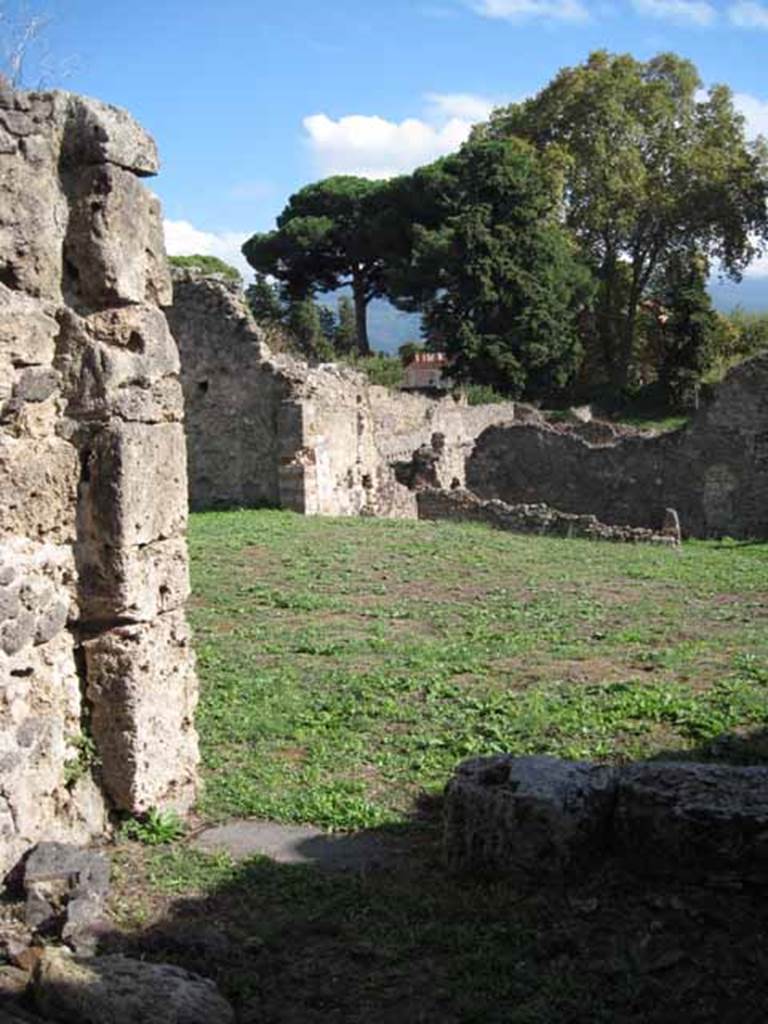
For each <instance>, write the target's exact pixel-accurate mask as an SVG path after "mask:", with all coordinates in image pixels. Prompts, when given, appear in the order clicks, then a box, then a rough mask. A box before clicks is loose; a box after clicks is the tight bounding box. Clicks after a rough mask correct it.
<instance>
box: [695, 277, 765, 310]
mask: <svg viewBox="0 0 768 1024" xmlns="http://www.w3.org/2000/svg"><path fill="white" fill-rule="evenodd" d="M709 292H710V295H711V296H712V301H713V302H714V304H715V306H716V307H717V309H719V310H721V312H723V313H728V312H729V311H730V310H732V309H734V308H735V307H736V306H741V308H742V309H747V310H749V311H750V312H755V313H762V312H763V311H766V310H768V277H747V278H745V279H744V280H743V281H742V282H741V284H733V283H732V282H730V281H726V282H720V281H716V280H712V281H710V282H709Z"/></svg>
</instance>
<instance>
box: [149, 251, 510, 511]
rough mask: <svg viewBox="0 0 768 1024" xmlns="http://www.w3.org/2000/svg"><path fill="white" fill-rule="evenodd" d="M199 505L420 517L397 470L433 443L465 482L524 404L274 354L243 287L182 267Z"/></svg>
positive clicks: (182, 323)
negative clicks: (466, 398) (495, 430)
mask: <svg viewBox="0 0 768 1024" xmlns="http://www.w3.org/2000/svg"><path fill="white" fill-rule="evenodd" d="M166 312H167V316H168V322H169V324H170V326H171V330H172V332H173V334H174V336H175V338H176V341H177V343H178V345H179V351H180V353H181V367H182V369H181V379H182V384H183V387H184V396H185V404H186V430H187V445H188V458H189V465H190V499H191V501H192V504H193V505H194V506H198V507H215V506H216V505H260V504H271V505H277V506H280V507H282V508H289V509H293V510H294V511H297V512H302V513H305V514H318V515H338V516H356V515H378V516H393V517H399V518H415V517H416V515H417V509H416V498H415V495H414V494H413V493H412V492H411V491H410V490H409V489H408V487H407V486H405V485H404V484H403V483H402V482H400V481H399V480H398V477H397V473H396V467H397V465H398V464H399V463H406V462H409V461H410V460H411V458H412V456H413V452H414V450H415V449H417V448H419V447H421V446H423V445H427V446H428V447H430V449H432V448H434V450H435V451H436V452H437V453H438V456H439V457H437V458H436V459H435V460H434V462H435V473H436V479H438V480H439V482H440V484H441V485H443V486H446V487H448V486H450V485H451V484H454V485H455V484H459V485H463V483H464V479H465V463H466V459H467V456H468V455H469V453H470V452H471V450H472V447H473V445H474V442H475V438H476V437H477V435H478V434H479V433H480V432H481V431H482V430H484V429H485V428H486V427H488V426H489V425H490V424H492V423H505V422H510V421H511V420H513V419H514V415H515V407H514V405H513V404H511V403H509V404H506V405H492V406H476V407H469V406H467V405H466V404H463V403H459V402H457V401H455V400H454V399H453V398H451V397H445V398H441V399H434V398H427V397H425V396H423V395H410V394H405V393H402V392H394V391H390V390H389V389H387V388H383V387H378V386H376V385H372V384H370V383H369V381H368V380H367V378H366V377H365V376H364V375H363V374H361V373H359V372H358V371H356V370H353V369H351V368H349V367H344V366H340V365H336V364H323V365H321V366H308V365H307V364H306V363H303V362H301V361H299V360H297V359H294V358H291V357H290V356H287V355H285V354H283V353H277V354H275V353H272V352H270V350H269V348H268V346H267V345H266V344H265V343H264V339H263V337H262V332H261V330H260V328H259V327H258V325H257V324H256V322H255V321H254V320H253V317H252V316H251V315H250V313H249V311H248V310H247V308H246V305H245V303H244V301H243V299H242V297H241V296H240V295H239V294H238V291H237V289H236V288H233V287H232V286H231V285H228V284H227V283H226V282H224V281H222V280H220V279H218V278H215V277H205V276H203V275H200V274H199V273H198V274H195V273H194V272H190V271H184V272H180V273H176V272H175V273H174V296H173V306H172V307H170V308H169V309H168V310H167V311H166Z"/></svg>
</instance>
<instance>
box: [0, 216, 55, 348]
mask: <svg viewBox="0 0 768 1024" xmlns="http://www.w3.org/2000/svg"><path fill="white" fill-rule="evenodd" d="M0 230H1V229H0ZM58 331H59V325H58V324H57V322H56V320H55V318H54V316H53V309H52V307H51V306H49V305H47V304H46V303H41V302H39V301H37V300H36V299H32V298H30V297H29V296H27V295H24V294H23V293H21V292H17V291H12V290H11V289H10V288H7V287H6V286H5V285H4V284H0V353H2V354H3V355H4V356H7V358H8V359H9V361H10V362H11V363H12V364H13V365H14V366H36V365H48V364H50V363H51V362H52V361H53V355H54V349H55V338H56V335H57V334H58Z"/></svg>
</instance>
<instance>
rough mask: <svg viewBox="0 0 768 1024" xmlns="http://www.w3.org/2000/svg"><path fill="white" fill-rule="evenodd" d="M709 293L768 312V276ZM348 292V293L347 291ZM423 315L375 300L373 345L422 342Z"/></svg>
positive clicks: (712, 285) (719, 302) (730, 305)
mask: <svg viewBox="0 0 768 1024" xmlns="http://www.w3.org/2000/svg"><path fill="white" fill-rule="evenodd" d="M709 293H710V295H711V296H712V301H713V303H714V304H715V308H716V309H719V310H720V311H721V312H723V313H728V312H730V311H731V310H732V309H735V308H736V307H737V306H740V307H741V308H742V309H745V310H749V311H750V312H763V311H768V277H747V278H745V279H744V280H743V281H742V282H741V283H740V284H734V283H733V282H731V281H718V280H717V279H716V278H712V280H711V281H710V282H709ZM344 294H345V292H344V291H343V290H339V291H337V292H328V293H327V294H325V295H320V296H318V301H320V302H322V303H323V304H324V305H326V306H330V307H331V308H332V309H335V308H336V303H337V301H338V299H339V298H340V296H342V295H344ZM347 294H348V293H347ZM420 326H421V317H419V316H418V315H417V314H415V313H401V312H400V310H399V309H395V307H394V306H393V305H392V303H391V302H387V300H386V299H374V300H373V302H371V304H370V306H369V307H368V334H369V336H370V340H371V348H373V349H375V350H376V351H377V352H387V353H389V354H390V355H394V354H395V353H396V352H397V350H398V348H399V347H400V346H401V345H404V344H405V343H406V341H421V330H420Z"/></svg>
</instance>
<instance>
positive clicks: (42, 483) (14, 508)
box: [0, 434, 80, 543]
mask: <svg viewBox="0 0 768 1024" xmlns="http://www.w3.org/2000/svg"><path fill="white" fill-rule="evenodd" d="M79 475H80V467H79V463H78V458H77V452H76V450H75V449H74V448H73V447H72V445H71V444H68V443H67V442H66V441H63V440H60V439H59V438H57V437H51V438H46V439H34V440H33V439H29V438H24V439H18V438H11V437H8V436H7V435H6V436H3V435H2V434H0V480H2V481H3V486H2V487H0V537H2V536H3V535H8V534H17V535H19V536H26V537H34V538H40V539H46V540H48V541H52V542H55V543H60V542H62V541H69V540H72V539H74V535H75V508H76V498H77V482H78V477H79Z"/></svg>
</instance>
